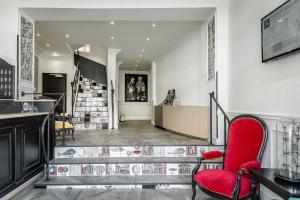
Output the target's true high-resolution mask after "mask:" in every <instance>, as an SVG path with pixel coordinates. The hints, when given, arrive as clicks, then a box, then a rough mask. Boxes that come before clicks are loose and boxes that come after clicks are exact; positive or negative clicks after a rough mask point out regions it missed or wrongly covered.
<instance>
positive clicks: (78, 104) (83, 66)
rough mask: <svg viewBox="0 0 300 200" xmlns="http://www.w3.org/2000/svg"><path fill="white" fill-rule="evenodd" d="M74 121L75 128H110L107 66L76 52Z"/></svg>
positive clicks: (73, 98) (73, 95)
mask: <svg viewBox="0 0 300 200" xmlns="http://www.w3.org/2000/svg"><path fill="white" fill-rule="evenodd" d="M74 65H75V66H76V70H75V75H74V80H73V82H72V115H73V118H72V122H73V124H74V129H75V130H101V129H107V128H108V105H107V104H108V103H107V85H106V83H107V80H106V67H105V66H104V65H101V64H99V63H96V62H94V61H92V60H89V59H87V58H84V57H81V56H80V55H79V51H77V52H74Z"/></svg>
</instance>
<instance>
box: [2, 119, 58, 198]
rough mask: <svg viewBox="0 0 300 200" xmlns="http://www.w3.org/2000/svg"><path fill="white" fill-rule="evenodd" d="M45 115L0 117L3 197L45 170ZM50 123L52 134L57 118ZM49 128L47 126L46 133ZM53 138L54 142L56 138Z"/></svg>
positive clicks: (51, 142)
mask: <svg viewBox="0 0 300 200" xmlns="http://www.w3.org/2000/svg"><path fill="white" fill-rule="evenodd" d="M44 117H45V115H38V116H31V117H21V118H10V119H1V120H0V127H1V128H0V198H1V197H2V196H3V195H5V194H6V193H8V192H9V191H11V190H13V189H14V188H16V187H17V186H19V185H20V184H22V183H24V182H25V181H26V180H28V179H29V178H31V177H32V176H34V175H36V174H37V173H39V172H41V171H42V170H43V160H44V159H43V152H42V143H41V141H42V121H43V119H44ZM50 126H51V127H50V128H49V130H51V131H50V134H53V131H52V130H53V129H54V123H53V121H51V123H50ZM47 130H48V128H47V127H46V128H45V135H47ZM45 138H46V137H45ZM50 138H54V137H50ZM49 142H50V144H53V141H49ZM45 143H46V144H47V141H46V142H45ZM52 148H53V147H52ZM50 149H51V148H50ZM51 152H53V151H51Z"/></svg>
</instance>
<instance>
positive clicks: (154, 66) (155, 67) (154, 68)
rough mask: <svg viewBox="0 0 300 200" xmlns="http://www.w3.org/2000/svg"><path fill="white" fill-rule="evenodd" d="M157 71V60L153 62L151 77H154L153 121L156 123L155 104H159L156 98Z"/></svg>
mask: <svg viewBox="0 0 300 200" xmlns="http://www.w3.org/2000/svg"><path fill="white" fill-rule="evenodd" d="M156 73H157V65H156V63H155V62H152V64H151V77H152V102H153V105H152V120H151V123H152V124H155V108H154V106H155V105H157V99H156V79H157V77H156Z"/></svg>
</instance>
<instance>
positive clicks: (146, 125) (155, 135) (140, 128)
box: [56, 121, 208, 146]
mask: <svg viewBox="0 0 300 200" xmlns="http://www.w3.org/2000/svg"><path fill="white" fill-rule="evenodd" d="M56 144H57V146H61V138H57V142H56ZM207 144H208V142H207V141H206V140H201V139H195V138H190V137H187V136H183V135H178V134H175V133H172V132H169V131H166V130H163V129H160V128H157V127H155V126H153V125H151V124H150V121H128V122H122V123H120V124H119V129H115V130H107V129H106V130H93V131H75V140H72V139H71V137H70V136H67V137H66V146H99V145H122V146H126V145H131V146H134V145H136V146H143V145H145V146H146V145H149V146H151V145H158V146H159V145H161V146H172V145H195V146H196V145H207Z"/></svg>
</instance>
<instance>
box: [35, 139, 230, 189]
mask: <svg viewBox="0 0 300 200" xmlns="http://www.w3.org/2000/svg"><path fill="white" fill-rule="evenodd" d="M223 148H224V147H223V146H209V145H207V146H126V145H124V146H86V147H78V146H73V147H56V148H55V158H54V159H53V160H51V161H50V167H49V172H50V180H48V181H46V180H39V181H38V182H36V183H35V187H43V188H61V189H66V188H68V189H70V188H73V189H76V188H78V189H121V188H122V189H130V188H140V189H146V188H150V189H171V188H181V189H189V188H190V187H191V186H190V184H191V174H192V170H193V168H194V167H195V165H196V161H197V159H196V157H199V156H201V154H202V153H203V152H206V151H209V150H214V149H218V150H223ZM214 168H222V161H221V160H215V161H212V162H206V163H204V164H203V165H202V169H214Z"/></svg>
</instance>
